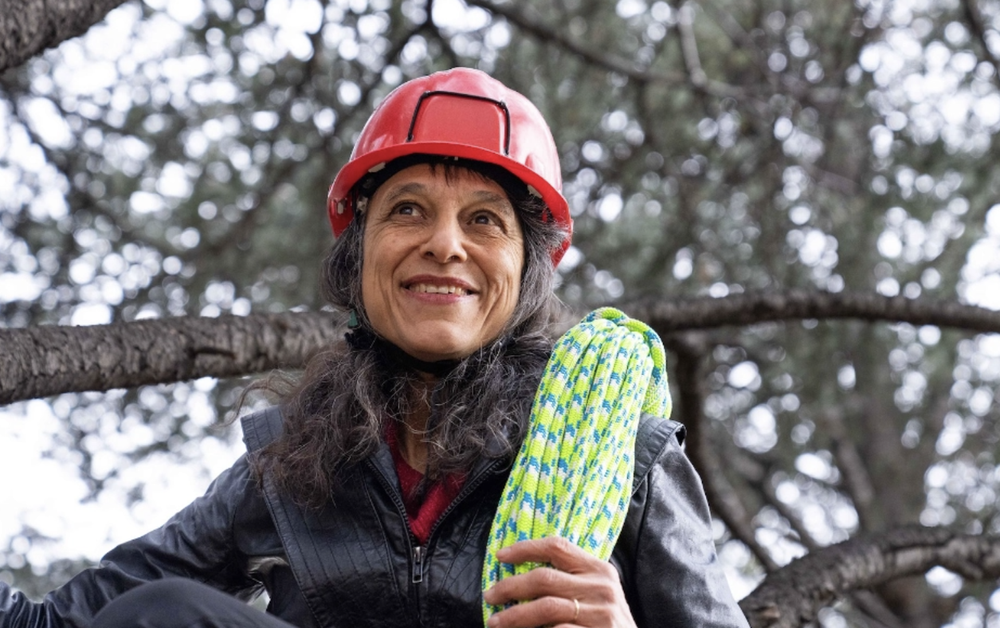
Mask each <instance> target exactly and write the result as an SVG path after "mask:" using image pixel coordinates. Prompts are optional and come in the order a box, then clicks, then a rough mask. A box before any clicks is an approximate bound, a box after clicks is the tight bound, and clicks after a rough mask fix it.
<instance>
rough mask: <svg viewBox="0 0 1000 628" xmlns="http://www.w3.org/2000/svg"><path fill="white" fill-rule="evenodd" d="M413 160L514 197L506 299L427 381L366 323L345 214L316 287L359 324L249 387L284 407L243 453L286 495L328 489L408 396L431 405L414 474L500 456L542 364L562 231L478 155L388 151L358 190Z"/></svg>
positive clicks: (524, 418) (513, 446)
mask: <svg viewBox="0 0 1000 628" xmlns="http://www.w3.org/2000/svg"><path fill="white" fill-rule="evenodd" d="M414 163H430V164H431V166H432V168H438V167H443V168H444V169H445V175H446V177H449V178H453V177H455V176H457V174H458V173H459V171H460V170H468V171H471V172H474V173H476V174H477V175H478V176H480V177H483V178H486V179H491V180H493V181H496V182H497V183H499V184H500V185H501V187H503V188H504V190H505V191H506V192H507V195H508V197H509V198H510V200H511V202H512V204H513V205H514V207H515V209H516V211H517V216H518V219H519V221H520V224H521V227H522V231H523V234H524V256H525V259H524V261H525V263H524V269H523V271H522V277H521V290H520V296H519V300H518V303H517V305H516V306H515V309H514V312H513V314H512V315H511V318H510V320H509V321H508V323H507V325H506V327H505V328H504V329H503V330H502V331H501V333H500V335H499V336H498V337H497V338H496V339H494V340H492V341H491V342H490V343H488V344H487V345H485V346H483V347H482V348H480V349H479V350H478V351H477V352H475V353H473V354H472V355H470V356H468V357H466V358H464V359H462V360H459V361H457V363H455V364H453V365H448V366H449V368H448V370H447V372H446V373H445V374H443V375H442V376H441V377H440V378H439V379H438V380H437V381H436V382H435V383H434V384H433V386H432V387H431V388H430V389H428V386H427V384H426V381H427V380H426V378H425V377H424V376H422V375H421V373H420V372H418V371H417V370H416V368H414V366H413V364H412V362H410V361H408V360H399V359H396V356H398V353H399V350H398V349H396V348H395V347H393V346H392V345H390V344H389V343H388V342H386V341H384V340H382V339H380V338H378V337H377V335H375V334H374V332H372V331H371V326H370V325H369V323H368V318H367V315H366V313H365V310H364V307H363V302H362V299H361V262H362V259H363V249H362V246H363V240H364V229H365V220H363V219H361V218H360V217H359V218H356V219H355V220H354V221H352V223H351V224H350V226H348V228H347V229H346V230H345V231H344V233H343V234H341V236H340V237H339V238H338V239H337V242H336V243H335V244H334V246H333V248H332V249H331V251H330V253H329V255H328V256H327V258H326V260H325V262H324V268H323V271H324V272H323V289H324V296H325V297H326V299H327V300H328V301H329V302H331V303H332V304H333V305H335V306H337V307H338V308H341V309H342V310H345V311H346V310H354V311H355V312H356V314H357V318H358V322H359V329H357V330H355V331H354V332H351V334H348V336H353V337H350V338H349V340H351V342H346V341H337V342H335V343H334V344H332V345H331V346H329V347H327V348H326V349H325V350H323V351H321V352H320V353H319V354H317V355H316V356H315V357H313V358H312V359H311V360H310V361H309V363H308V365H307V366H306V368H305V371H304V372H303V373H302V375H301V377H300V378H299V380H298V382H297V383H296V382H292V381H290V380H287V379H284V380H283V379H282V378H281V377H280V376H273V377H271V378H268V379H265V380H263V381H262V382H260V383H258V384H256V385H255V386H254V388H258V389H265V390H269V391H271V392H276V393H278V394H279V396H280V397H281V402H282V410H283V415H284V429H283V432H282V435H281V436H280V437H279V438H278V439H277V440H276V441H274V442H273V443H271V444H270V445H268V446H267V447H265V448H263V449H262V450H260V451H259V452H258V453H257V454H256V455H255V456H254V459H253V466H254V471H255V475H256V477H257V479H258V481H259V480H260V479H262V477H263V476H264V474H267V475H268V476H269V477H270V478H271V479H272V480H273V481H274V482H275V483H276V485H277V486H278V488H279V489H281V490H283V491H284V492H286V493H287V494H290V495H291V496H292V497H293V498H294V499H295V501H296V502H297V503H299V504H301V505H304V506H310V507H318V506H320V505H322V504H324V503H326V501H327V500H328V499H329V496H330V494H331V491H332V489H333V488H334V487H335V483H336V479H337V475H338V473H337V472H338V470H339V469H342V468H343V467H344V466H345V465H350V464H354V463H357V462H359V461H361V460H362V459H364V458H366V457H368V456H370V455H372V454H373V453H374V452H375V450H376V449H377V448H378V447H379V444H380V443H381V442H382V441H383V440H384V433H385V430H386V429H387V427H388V426H389V425H390V422H396V423H397V426H398V425H401V424H402V421H403V419H404V417H406V416H407V415H408V413H409V410H410V408H412V407H415V406H414V404H415V403H424V404H428V405H429V407H430V409H431V413H430V418H429V420H428V423H427V428H426V431H425V432H424V433H422V434H420V437H421V438H423V439H424V441H425V442H426V443H427V444H428V458H427V471H426V475H425V478H426V479H427V480H429V481H433V480H436V479H438V478H441V477H442V476H444V475H446V474H449V473H456V472H457V473H463V472H468V471H470V470H471V468H472V466H473V465H474V464H475V463H476V462H477V461H478V460H481V459H483V458H512V457H513V454H514V453H516V451H517V449H518V448H519V447H520V445H521V441H522V440H523V438H524V435H525V432H526V429H527V422H528V415H529V413H530V410H531V404H532V402H533V400H534V395H535V391H536V389H537V387H538V383H539V380H540V378H541V375H542V371H543V369H544V367H545V364H546V362H547V360H548V358H549V355H550V353H551V351H552V344H553V334H554V332H555V331H557V329H556V328H555V327H554V324H555V323H556V320H557V317H558V316H559V314H560V312H561V307H562V306H561V303H560V302H559V300H558V299H557V298H556V297H555V295H554V293H553V286H554V284H553V282H554V274H553V272H552V259H551V254H552V251H553V250H555V249H556V248H557V247H558V246H559V244H560V243H561V242H562V240H563V238H564V236H565V233H564V232H563V231H562V228H561V227H560V226H559V225H558V224H557V223H555V222H554V221H553V220H552V219H551V216H550V215H549V214H548V209H547V208H546V206H545V204H544V203H543V202H542V201H541V200H540V199H538V198H537V197H536V196H533V195H531V194H529V193H528V190H527V188H526V186H525V185H524V184H523V183H521V182H520V181H519V180H517V179H515V178H514V177H513V176H512V175H510V174H509V173H508V172H507V171H505V170H502V169H500V168H498V167H496V166H491V165H489V164H483V163H481V162H472V161H467V160H466V161H461V162H456V161H455V160H453V159H448V160H444V159H440V158H438V159H435V158H432V157H427V156H422V157H416V158H414V157H410V158H404V159H403V160H397V161H396V162H393V163H392V164H390V166H391V168H387V169H386V170H388V172H386V171H383V172H381V173H380V179H381V180H380V181H376V182H374V183H373V182H372V181H363V182H362V183H360V184H359V188H358V189H359V195H360V196H359V197H360V198H365V197H368V196H370V195H371V193H372V192H373V191H374V189H375V188H377V187H378V185H380V184H381V183H382V182H384V181H385V180H386V179H388V177H389V176H391V174H392V173H394V172H398V171H399V170H401V169H402V168H405V167H407V166H409V165H413V164H414Z"/></svg>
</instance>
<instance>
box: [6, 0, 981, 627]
mask: <svg viewBox="0 0 1000 628" xmlns="http://www.w3.org/2000/svg"><path fill="white" fill-rule="evenodd" d="M998 65H1000V1H998V0H898V1H895V2H893V1H891V0H885V1H882V0H854V1H849V2H819V1H815V0H759V1H756V2H750V1H747V0H703V1H701V2H691V1H680V0H676V1H674V0H672V1H664V0H657V1H653V2H650V1H646V0H618V1H617V2H615V1H611V0H553V1H552V2H545V3H540V2H530V1H528V0H508V1H503V0H468V1H467V2H466V3H463V2H461V1H460V0H420V1H408V0H407V1H401V2H398V1H397V2H392V1H390V0H325V1H324V0H245V1H244V0H204V1H202V0H171V1H169V2H168V1H167V0H145V1H144V2H138V1H136V0H130V1H129V2H126V3H125V4H123V5H121V6H120V7H119V8H117V9H115V10H114V11H112V12H111V13H110V14H108V15H107V17H106V19H105V20H104V21H102V22H100V23H99V24H97V25H96V26H94V27H93V28H91V29H90V30H89V31H88V32H87V33H86V34H85V35H84V36H82V37H79V38H76V39H72V40H69V41H66V42H64V43H63V44H62V45H60V46H59V47H58V48H56V49H54V50H49V51H48V52H46V53H44V54H42V55H40V56H37V57H35V58H34V59H32V60H30V61H29V62H28V63H26V64H24V65H22V66H20V67H17V68H14V69H11V70H8V71H6V72H5V73H3V74H2V75H0V326H2V327H7V328H21V327H27V326H36V325H46V324H59V325H92V324H104V323H111V322H119V321H134V320H139V319H143V318H158V317H174V316H203V317H214V316H219V315H223V314H233V315H238V316H239V315H246V314H248V313H252V312H285V311H315V310H319V309H321V308H322V307H323V303H322V301H321V298H320V297H319V295H318V290H317V281H318V269H319V262H320V260H321V259H322V257H323V255H324V253H325V252H326V250H327V249H328V248H329V246H330V245H331V242H332V235H331V233H330V232H329V230H328V228H327V222H326V216H325V198H326V192H327V188H328V186H329V184H330V182H331V181H332V178H333V175H334V174H335V173H336V171H337V170H338V168H339V167H340V166H341V165H342V164H343V163H345V162H346V160H347V159H348V155H349V153H350V149H351V146H352V143H353V138H354V137H356V135H357V133H358V132H359V130H360V128H361V126H362V125H363V123H364V121H365V120H366V119H367V116H368V114H369V113H370V111H371V109H372V107H373V106H374V105H375V104H377V103H378V102H379V100H380V99H381V98H382V97H384V96H385V95H386V94H387V93H388V92H389V91H390V90H391V89H392V88H393V87H395V86H397V85H399V84H400V83H402V82H403V81H405V80H407V79H409V78H412V77H415V76H419V75H423V74H426V73H428V72H431V71H434V70H440V69H446V68H450V67H454V66H469V67H477V68H480V69H482V70H485V71H487V72H489V73H490V74H492V75H493V76H495V77H496V78H498V79H500V80H501V81H503V82H504V83H506V84H507V85H509V86H510V87H512V88H514V89H516V90H518V91H520V92H522V93H524V94H525V95H527V96H528V97H529V98H530V99H531V100H532V101H534V102H535V104H536V105H537V106H538V107H539V108H540V109H541V111H542V112H543V114H544V115H545V117H546V118H547V119H548V121H549V122H550V124H551V127H552V131H553V134H554V136H555V139H556V142H557V145H558V146H559V149H560V153H561V157H562V166H563V173H564V179H565V190H564V191H565V194H566V196H567V198H568V199H569V201H570V206H571V209H572V212H573V215H574V220H575V223H576V231H575V235H574V244H573V247H572V248H571V249H570V251H569V253H568V254H567V255H566V257H565V259H564V260H563V262H562V264H561V265H560V267H559V269H558V275H559V286H560V287H559V294H560V296H561V297H562V299H563V300H564V301H565V302H566V303H567V304H568V305H569V306H570V307H572V308H573V309H574V310H576V311H579V312H581V313H582V312H585V311H586V310H589V309H592V308H594V307H598V306H602V305H608V304H621V303H628V302H629V301H634V300H637V299H646V300H650V301H654V302H655V301H671V300H674V299H680V298H687V297H697V296H703V297H718V298H721V297H726V296H728V295H734V294H740V293H746V292H755V291H774V290H787V289H792V288H796V289H805V290H817V289H818V290H825V291H830V292H835V293H838V292H845V291H850V292H861V293H870V294H880V295H884V296H896V295H901V296H905V297H909V298H930V299H935V300H941V301H953V302H959V303H964V304H971V305H978V306H982V307H985V308H989V309H994V310H997V309H1000V204H998V203H1000V159H998V156H1000V152H998V146H997V131H998V129H1000V90H998V88H1000V78H998V76H1000V75H998ZM688 340H690V339H688ZM696 341H697V342H689V343H688V344H686V345H685V346H686V347H687V350H690V351H694V352H695V353H696V354H697V355H696V356H695V357H696V358H697V360H698V361H699V364H700V365H701V371H700V373H701V375H702V382H703V385H704V395H703V396H702V400H701V401H702V407H701V408H700V412H701V415H702V417H703V421H702V424H701V425H700V426H699V430H700V433H701V435H702V438H704V439H706V442H707V443H708V444H709V447H710V449H711V451H712V452H714V453H713V455H714V456H715V457H716V458H717V459H718V460H719V461H724V463H723V462H720V464H719V467H718V477H717V478H715V479H714V480H713V482H717V483H718V484H717V486H723V487H725V489H726V491H730V492H732V494H734V495H736V496H737V500H738V502H739V504H740V507H741V508H742V515H743V516H744V521H743V523H744V525H745V526H746V530H749V532H748V533H747V532H745V531H744V533H743V535H742V537H740V535H734V533H733V530H732V529H730V526H727V525H725V524H723V523H722V521H721V520H720V521H718V522H717V524H716V538H717V543H718V548H719V552H720V555H721V557H722V560H723V562H724V564H725V566H726V570H727V575H728V576H729V578H730V583H731V585H732V587H733V590H734V592H735V593H736V595H737V597H742V596H744V595H746V594H747V593H748V592H749V591H751V590H752V589H753V588H754V586H755V585H756V583H757V582H759V581H760V579H761V578H762V577H763V576H764V574H765V572H766V571H768V570H773V569H774V568H776V567H777V566H780V565H784V564H786V563H788V562H789V561H790V560H792V559H793V558H795V557H797V556H801V555H803V554H804V553H806V552H807V551H808V550H809V549H811V548H816V547H822V546H825V545H829V544H832V543H836V542H838V541H842V540H844V539H847V538H849V537H851V536H853V535H856V534H859V533H862V532H866V531H880V530H886V529H890V528H892V527H893V526H896V525H900V524H904V523H919V524H922V525H924V526H952V527H956V528H958V529H960V530H964V531H966V532H970V533H973V534H983V533H991V534H995V533H997V532H998V531H1000V517H998V515H1000V512H998V506H997V491H998V490H1000V489H998V484H1000V467H998V462H1000V461H998V453H1000V451H998V439H1000V423H998V420H997V419H998V418H1000V404H998V400H997V385H998V380H1000V335H997V334H980V335H975V334H972V333H968V332H962V331H955V330H951V329H946V328H938V327H932V326H921V327H917V326H913V325H908V324H870V323H863V322H858V321H823V320H806V321H801V322H794V323H762V324H758V325H754V326H750V327H746V328H724V329H720V330H715V331H711V332H705V333H702V334H699V335H698V337H697V338H696ZM668 344H670V343H669V342H668ZM690 351H689V353H690ZM688 357H691V356H690V355H689V356H688ZM249 381H250V380H249V379H247V378H244V379H236V380H225V381H220V380H215V379H209V378H204V379H199V380H196V381H190V382H183V383H177V384H172V385H162V386H150V387H143V388H140V389H134V390H113V391H110V392H107V393H81V394H71V393H68V394H63V395H59V396H57V397H53V398H47V399H41V400H34V401H28V402H22V403H16V404H12V405H9V406H6V407H3V408H0V426H2V429H3V431H2V434H3V435H2V436H0V478H3V480H4V486H5V488H4V491H3V496H2V497H0V500H2V501H0V503H2V507H0V579H3V580H4V581H6V582H11V583H13V584H14V586H15V587H18V588H20V589H22V590H24V591H26V592H28V593H30V594H31V595H33V596H39V595H41V594H44V592H46V591H48V590H50V589H51V588H52V587H55V586H57V585H58V584H59V583H61V582H63V581H64V580H65V579H66V578H68V577H69V576H70V575H72V574H73V573H75V571H77V570H79V569H80V568H82V567H84V566H86V565H90V564H94V563H95V562H96V561H97V560H98V559H99V558H100V556H101V555H102V554H103V553H104V552H105V551H107V550H108V549H109V548H110V547H112V546H113V545H114V544H116V543H118V542H121V541H124V540H126V539H128V538H131V537H133V536H136V535H139V534H141V533H143V532H144V531H146V530H148V529H150V528H152V527H154V526H157V525H159V524H160V523H162V522H163V521H164V520H165V519H166V518H167V517H168V516H169V515H170V514H172V513H173V512H174V511H176V510H177V509H178V508H180V507H182V506H183V505H184V504H186V503H187V502H188V501H189V500H190V499H192V498H193V497H195V496H196V495H198V494H199V493H200V492H201V491H203V490H204V489H205V487H206V486H207V484H208V482H209V481H210V480H211V478H212V477H213V476H214V475H215V474H217V473H218V472H220V471H221V470H222V469H224V468H226V467H227V466H228V465H229V464H230V463H231V462H232V461H233V460H234V459H235V458H236V457H237V456H239V455H240V453H241V450H242V447H241V445H240V443H239V438H240V435H239V433H238V428H237V427H222V426H219V423H220V421H223V420H225V419H227V418H231V416H230V415H231V414H232V412H233V410H234V405H235V402H236V400H237V398H238V397H239V393H240V391H241V389H242V388H243V387H244V386H246V384H247V383H248V382H249ZM679 392H680V391H677V390H676V389H675V394H678V393H679ZM255 403H258V404H259V403H263V402H262V401H257V402H255ZM251 405H253V404H251ZM748 535H749V536H748ZM996 589H997V587H996V583H995V582H967V581H965V580H963V579H962V578H961V577H959V576H958V575H956V574H954V573H951V572H949V571H947V570H945V569H942V568H935V569H933V570H931V571H930V572H928V573H927V574H926V575H925V576H923V577H916V578H908V579H904V580H899V581H896V582H894V583H893V584H892V585H889V586H886V587H883V588H881V589H879V590H878V591H877V592H876V593H877V594H878V598H879V601H878V603H877V607H878V608H880V609H882V610H883V611H886V612H888V615H886V614H882V615H881V618H880V619H875V618H874V616H875V615H879V613H874V614H873V612H872V608H873V607H872V606H870V605H865V604H861V605H858V604H855V603H853V602H851V601H846V602H843V603H840V604H838V605H837V606H835V607H833V608H831V609H828V610H827V611H824V612H823V613H822V614H821V615H820V623H821V625H823V626H829V627H840V626H893V625H898V626H929V627H930V626H934V627H936V626H961V627H965V626H970V627H971V626H1000V591H998V590H996ZM894 620H895V621H897V623H893V621H894Z"/></svg>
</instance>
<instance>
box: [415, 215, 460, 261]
mask: <svg viewBox="0 0 1000 628" xmlns="http://www.w3.org/2000/svg"><path fill="white" fill-rule="evenodd" d="M465 235H466V234H465V231H464V230H463V229H462V225H461V224H460V223H459V221H458V220H457V219H456V217H453V216H447V217H444V216H442V217H441V218H440V219H439V220H435V221H434V224H433V225H431V230H430V233H429V234H428V235H427V239H426V240H425V241H424V244H423V246H422V247H421V248H422V251H421V252H422V254H423V255H424V257H427V258H430V259H433V260H435V261H437V262H438V263H441V264H445V263H447V262H453V261H463V262H464V261H465V259H466V257H467V252H466V250H465V245H466V242H465Z"/></svg>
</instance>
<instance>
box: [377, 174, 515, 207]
mask: <svg viewBox="0 0 1000 628" xmlns="http://www.w3.org/2000/svg"><path fill="white" fill-rule="evenodd" d="M408 194H422V195H427V194H428V191H427V186H426V185H424V184H423V183H417V182H415V181H414V182H411V183H404V184H403V185H401V186H399V187H397V188H394V189H392V190H389V191H388V193H387V194H386V196H385V202H386V203H392V202H394V201H395V200H396V199H398V198H399V197H401V196H406V195H408ZM473 195H474V196H475V197H476V201H478V202H480V203H493V204H499V205H506V206H507V207H509V208H510V209H511V211H513V209H514V205H513V203H511V202H510V199H509V198H507V195H506V194H497V193H496V192H491V191H489V190H480V191H478V192H474V193H473Z"/></svg>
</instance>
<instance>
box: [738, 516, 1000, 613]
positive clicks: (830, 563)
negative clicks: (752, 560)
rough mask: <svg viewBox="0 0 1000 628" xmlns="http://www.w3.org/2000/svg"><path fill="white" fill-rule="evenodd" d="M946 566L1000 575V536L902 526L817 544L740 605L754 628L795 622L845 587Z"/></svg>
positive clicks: (978, 576)
mask: <svg viewBox="0 0 1000 628" xmlns="http://www.w3.org/2000/svg"><path fill="white" fill-rule="evenodd" d="M935 566H941V567H944V568H946V569H949V570H951V571H953V572H955V573H957V574H959V575H961V576H963V577H965V578H966V579H969V580H975V581H981V580H986V579H992V578H997V577H998V576H1000V539H998V538H996V537H991V536H973V535H968V534H961V533H959V532H956V531H954V530H948V529H945V528H921V527H916V526H912V527H902V528H897V529H894V530H890V531H887V532H883V533H880V534H878V535H872V536H863V537H856V538H853V539H850V540H848V541H844V542H843V543H839V544H837V545H832V546H830V547H827V548H824V549H821V550H816V551H814V552H812V553H810V554H808V555H806V556H803V557H802V558H799V559H797V560H795V561H793V562H791V563H789V564H788V565H786V566H785V567H783V568H782V569H780V570H778V571H776V572H774V573H772V574H770V575H769V576H768V577H767V578H765V579H764V581H763V582H761V584H760V585H759V586H758V587H757V588H756V589H755V590H754V591H753V592H752V593H751V594H750V595H748V596H747V597H746V598H744V599H743V601H742V602H740V607H741V608H742V609H743V612H744V613H746V615H747V619H748V620H749V621H750V625H751V626H753V628H793V627H797V626H802V625H805V624H806V623H808V622H811V621H813V620H815V619H816V614H817V612H818V611H819V610H820V609H821V608H823V607H825V606H829V605H830V604H831V603H833V602H834V601H836V600H837V599H838V598H840V597H842V596H843V595H845V594H846V593H848V592H850V591H853V590H857V589H866V588H870V587H874V586H878V585H880V584H884V583H886V582H889V581H890V580H894V579H896V578H901V577H904V576H915V575H921V574H923V573H925V572H926V571H927V570H929V569H930V568H931V567H935Z"/></svg>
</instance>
